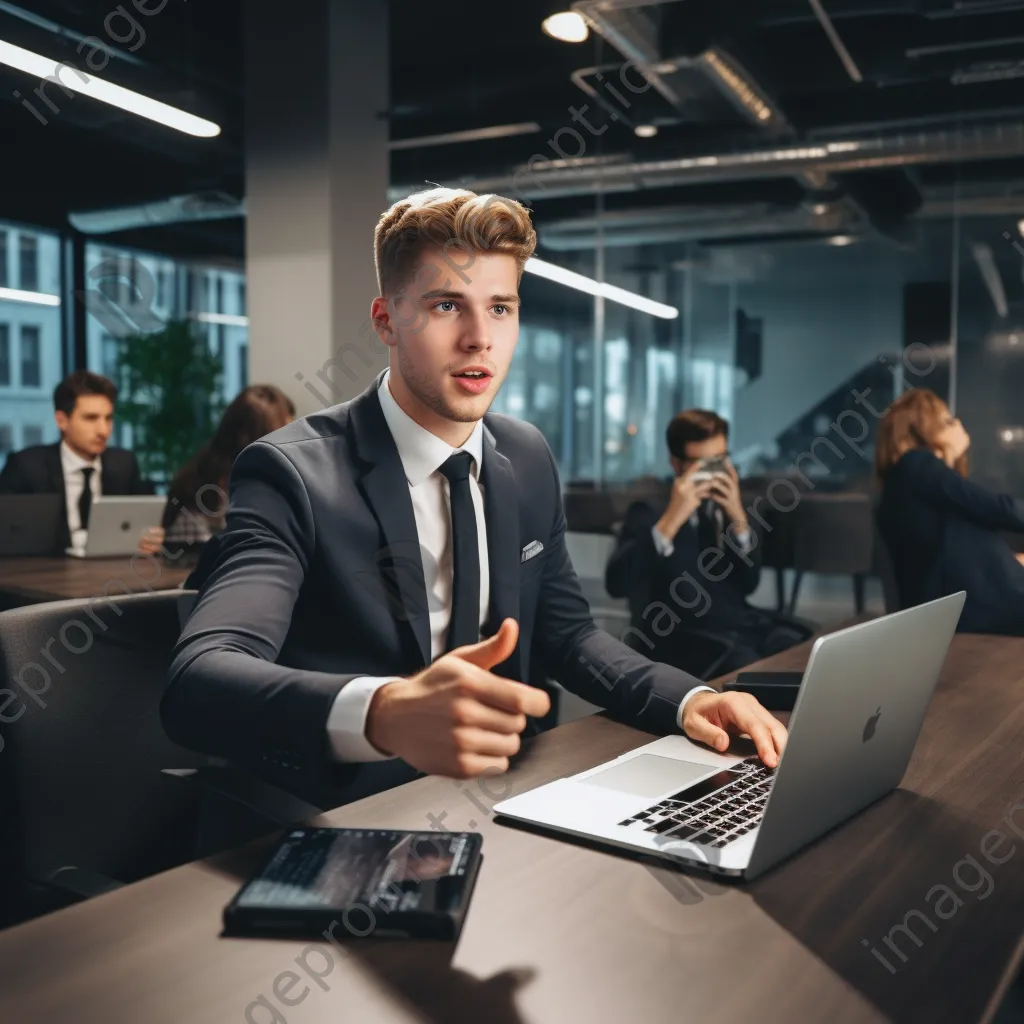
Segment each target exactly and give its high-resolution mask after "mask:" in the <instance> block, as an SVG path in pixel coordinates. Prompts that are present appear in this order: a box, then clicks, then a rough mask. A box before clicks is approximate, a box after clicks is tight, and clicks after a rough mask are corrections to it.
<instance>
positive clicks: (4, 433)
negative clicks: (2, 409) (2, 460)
mask: <svg viewBox="0 0 1024 1024" xmlns="http://www.w3.org/2000/svg"><path fill="white" fill-rule="evenodd" d="M13 436H14V434H13V431H12V430H11V426H10V424H9V423H0V455H4V456H6V455H7V454H8V452H10V450H11V447H12V444H13Z"/></svg>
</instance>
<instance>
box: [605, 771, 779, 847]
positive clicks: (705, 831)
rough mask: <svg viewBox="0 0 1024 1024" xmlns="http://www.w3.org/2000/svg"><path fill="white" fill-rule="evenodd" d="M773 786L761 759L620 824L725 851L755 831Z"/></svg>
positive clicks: (705, 780)
mask: <svg viewBox="0 0 1024 1024" xmlns="http://www.w3.org/2000/svg"><path fill="white" fill-rule="evenodd" d="M774 781H775V769H774V768H767V767H766V766H765V765H764V764H762V763H761V761H760V759H759V758H756V757H751V758H748V759H747V760H746V761H744V762H742V764H738V765H735V766H734V767H732V768H729V769H726V770H725V771H721V772H718V773H717V774H715V775H712V776H711V778H708V779H704V781H703V782H698V783H696V784H695V785H693V786H689V787H688V788H686V789H683V790H680V792H678V793H673V794H672V796H670V797H667V798H666V799H664V800H662V801H660V802H659V803H656V804H652V805H651V806H650V807H646V808H644V810H642V811H638V812H637V813H636V814H634V815H633V816H632V817H630V818H627V819H626V820H625V821H620V822H619V824H620V825H623V826H626V827H629V828H634V829H638V830H639V829H642V830H643V831H645V832H655V833H657V834H658V835H663V836H665V837H666V838H669V839H674V840H680V841H682V840H685V841H687V842H693V843H700V844H702V845H704V846H714V847H718V848H721V847H723V846H727V845H728V844H729V843H731V842H733V841H734V840H736V839H739V838H740V837H741V836H744V835H746V834H747V833H748V832H749V831H750V830H751V829H754V828H757V826H758V825H759V824H760V823H761V818H762V817H763V815H764V805H765V804H766V803H767V801H768V793H769V792H770V790H771V788H772V783H773V782H774Z"/></svg>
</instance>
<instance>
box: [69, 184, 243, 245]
mask: <svg viewBox="0 0 1024 1024" xmlns="http://www.w3.org/2000/svg"><path fill="white" fill-rule="evenodd" d="M244 216H245V200H244V199H235V198H234V197H233V196H229V195H226V194H225V193H223V192H193V193H191V194H189V195H184V196H170V197H168V198H167V199H161V200H159V201H158V202H155V203H142V204H139V205H135V206H118V207H113V208H111V209H107V210H89V211H88V212H85V213H69V214H68V220H69V221H70V222H71V226H72V227H73V228H75V230H76V231H81V232H82V233H83V234H86V235H105V234H109V233H110V232H113V231H131V230H134V229H135V228H151V227H156V226H158V225H164V224H181V223H185V222H190V221H202V220H225V219H227V218H230V217H244Z"/></svg>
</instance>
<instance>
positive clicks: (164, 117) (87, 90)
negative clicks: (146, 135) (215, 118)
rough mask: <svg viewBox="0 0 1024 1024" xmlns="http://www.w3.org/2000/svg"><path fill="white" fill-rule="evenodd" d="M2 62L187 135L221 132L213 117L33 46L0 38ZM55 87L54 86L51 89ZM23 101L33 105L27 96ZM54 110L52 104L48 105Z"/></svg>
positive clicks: (202, 135)
mask: <svg viewBox="0 0 1024 1024" xmlns="http://www.w3.org/2000/svg"><path fill="white" fill-rule="evenodd" d="M0 64H6V65H7V66H8V67H11V68H15V69H16V70H18V71H24V72H25V74H27V75H31V76H32V77H33V78H38V79H39V80H40V82H41V83H42V82H46V81H49V82H51V83H52V84H53V85H56V86H57V87H58V88H60V87H63V88H64V89H65V90H68V91H70V92H76V93H81V95H83V96H89V97H91V98H92V99H94V100H99V101H100V102H101V103H109V104H110V105H111V106H112V107H120V109H121V110H127V111H128V112H129V113H131V114H138V116H139V117H145V118H148V119H149V120H150V121H156V122H157V123H158V124H163V125H166V126H167V127H168V128H176V129H177V130H178V131H179V132H185V133H186V134H187V135H195V136H197V137H199V138H203V139H210V138H213V137H214V136H215V135H220V125H217V124H214V123H213V122H212V121H206V120H204V119H203V118H201V117H196V115H195V114H189V113H186V112H185V111H184V110H179V109H178V108H177V107H172V106H170V105H169V104H167V103H161V102H160V101H159V100H154V99H150V97H148V96H143V95H142V94H141V93H138V92H133V91H132V90H131V89H125V88H123V87H122V86H120V85H114V84H113V82H104V81H103V80H102V79H100V78H97V77H96V76H95V75H93V74H86V73H85V72H84V71H82V70H80V69H79V68H78V67H76V66H75V65H74V64H70V63H67V62H62V63H58V62H57V61H55V60H51V59H50V58H49V57H43V56H42V55H41V54H38V53H33V52H32V51H31V50H25V49H22V47H20V46H15V45H13V43H7V42H4V41H3V40H0ZM51 91H52V90H51ZM22 103H23V104H24V105H26V106H28V107H29V109H30V111H31V110H32V109H33V108H32V105H31V104H30V103H29V101H28V100H27V99H25V100H22ZM48 109H50V110H51V112H52V108H50V107H48Z"/></svg>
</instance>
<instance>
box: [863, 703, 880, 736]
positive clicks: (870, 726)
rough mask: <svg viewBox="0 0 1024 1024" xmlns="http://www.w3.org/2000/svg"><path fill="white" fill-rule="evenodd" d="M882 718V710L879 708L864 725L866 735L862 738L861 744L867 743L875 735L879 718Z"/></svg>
mask: <svg viewBox="0 0 1024 1024" xmlns="http://www.w3.org/2000/svg"><path fill="white" fill-rule="evenodd" d="M881 717H882V709H881V708H879V709H878V710H877V711H876V712H875V713H874V714H873V715H872V716H871V717H870V718H869V719H868V720H867V721H866V722H865V723H864V735H863V737H862V738H861V743H867V741H868V740H869V739H871V737H872V736H874V735H875V726H876V725H878V720H879V718H881Z"/></svg>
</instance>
